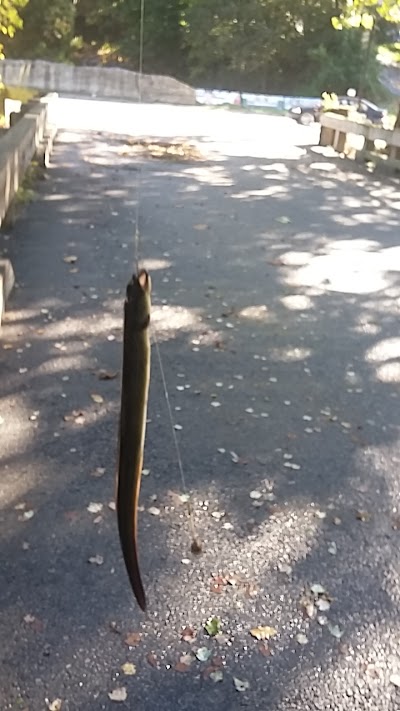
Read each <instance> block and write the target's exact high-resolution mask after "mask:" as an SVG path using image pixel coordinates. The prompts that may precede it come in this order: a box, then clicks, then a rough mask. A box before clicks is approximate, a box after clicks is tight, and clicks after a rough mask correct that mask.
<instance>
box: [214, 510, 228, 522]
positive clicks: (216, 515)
mask: <svg viewBox="0 0 400 711" xmlns="http://www.w3.org/2000/svg"><path fill="white" fill-rule="evenodd" d="M211 516H212V517H213V518H215V520H216V521H220V520H221V518H223V517H224V516H225V511H213V512H212V514H211Z"/></svg>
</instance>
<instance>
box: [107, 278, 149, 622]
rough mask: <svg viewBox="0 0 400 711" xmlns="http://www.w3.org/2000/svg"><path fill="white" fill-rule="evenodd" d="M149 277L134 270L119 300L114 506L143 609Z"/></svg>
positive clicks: (125, 558) (127, 567)
mask: <svg viewBox="0 0 400 711" xmlns="http://www.w3.org/2000/svg"><path fill="white" fill-rule="evenodd" d="M150 294H151V280H150V277H149V275H148V273H147V272H146V271H145V270H144V269H142V270H141V271H139V272H138V274H137V275H133V276H132V279H131V281H130V282H129V284H128V286H127V289H126V299H125V304H124V345H123V363H122V388H121V414H120V422H119V457H118V474H117V496H116V508H117V518H118V530H119V537H120V542H121V548H122V553H123V557H124V561H125V566H126V570H127V573H128V576H129V580H130V583H131V586H132V590H133V592H134V595H135V597H136V600H137V602H138V604H139V606H140V607H141V609H142V610H143V611H144V610H145V609H146V597H145V593H144V589H143V585H142V580H141V577H140V571H139V563H138V554H137V521H138V501H139V491H140V480H141V476H142V466H143V449H144V440H145V433H146V417H147V400H148V393H149V383H150V338H149V323H150V308H151V299H150Z"/></svg>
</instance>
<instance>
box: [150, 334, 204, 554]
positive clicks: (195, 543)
mask: <svg viewBox="0 0 400 711" xmlns="http://www.w3.org/2000/svg"><path fill="white" fill-rule="evenodd" d="M152 335H153V340H154V345H155V348H156V352H157V358H158V364H159V366H160V373H161V380H162V384H163V388H164V396H165V402H166V403H167V410H168V415H169V421H170V425H171V432H172V438H173V440H174V444H175V451H176V459H177V462H178V468H179V472H180V475H181V480H182V487H183V491H184V493H185V498H186V503H187V508H188V514H189V523H190V529H191V532H192V546H191V551H192V553H200V552H201V546H200V544H199V542H198V539H197V536H196V528H195V525H194V520H193V511H192V506H191V503H190V494H189V493H188V489H187V486H186V478H185V472H184V470H183V464H182V457H181V450H180V447H179V442H178V436H177V434H176V430H175V425H174V417H173V414H172V407H171V402H170V399H169V393H168V388H167V381H166V379H165V373H164V367H163V363H162V359H161V353H160V347H159V345H158V340H157V336H156V334H155V332H154V333H153V334H152Z"/></svg>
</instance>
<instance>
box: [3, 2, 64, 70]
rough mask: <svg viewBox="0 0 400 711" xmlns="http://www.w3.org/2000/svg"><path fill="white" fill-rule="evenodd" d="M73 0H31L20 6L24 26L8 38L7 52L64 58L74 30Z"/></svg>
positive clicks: (17, 54)
mask: <svg viewBox="0 0 400 711" xmlns="http://www.w3.org/2000/svg"><path fill="white" fill-rule="evenodd" d="M74 15H75V4H74V2H73V0H51V2H49V0H29V2H27V3H26V2H25V1H24V6H23V9H22V10H21V19H22V22H23V30H22V32H19V33H18V34H17V36H16V37H15V38H14V39H12V40H9V41H7V43H6V49H7V55H9V56H12V57H20V58H24V57H26V58H28V59H35V58H41V59H53V60H59V61H62V60H64V59H66V58H67V57H68V55H69V51H70V43H71V40H72V37H73V32H74Z"/></svg>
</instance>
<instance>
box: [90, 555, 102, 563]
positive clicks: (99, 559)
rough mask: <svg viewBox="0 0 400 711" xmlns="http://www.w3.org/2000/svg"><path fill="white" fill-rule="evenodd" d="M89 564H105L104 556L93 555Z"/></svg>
mask: <svg viewBox="0 0 400 711" xmlns="http://www.w3.org/2000/svg"><path fill="white" fill-rule="evenodd" d="M88 562H89V563H93V565H103V563H104V558H103V556H102V555H98V554H97V555H93V556H91V557H90V558H88Z"/></svg>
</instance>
